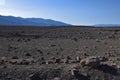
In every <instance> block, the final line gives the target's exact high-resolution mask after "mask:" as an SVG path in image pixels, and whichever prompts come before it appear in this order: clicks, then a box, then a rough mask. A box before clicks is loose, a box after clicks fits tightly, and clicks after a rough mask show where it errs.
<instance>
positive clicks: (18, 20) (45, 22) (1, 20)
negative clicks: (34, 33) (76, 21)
mask: <svg viewBox="0 0 120 80" xmlns="http://www.w3.org/2000/svg"><path fill="white" fill-rule="evenodd" d="M0 25H10V26H11V25H18V26H71V25H70V24H66V23H63V22H60V21H55V20H51V19H42V18H22V17H14V16H2V15H0Z"/></svg>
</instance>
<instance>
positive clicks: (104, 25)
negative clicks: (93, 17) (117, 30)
mask: <svg viewBox="0 0 120 80" xmlns="http://www.w3.org/2000/svg"><path fill="white" fill-rule="evenodd" d="M95 27H120V24H96V25H95Z"/></svg>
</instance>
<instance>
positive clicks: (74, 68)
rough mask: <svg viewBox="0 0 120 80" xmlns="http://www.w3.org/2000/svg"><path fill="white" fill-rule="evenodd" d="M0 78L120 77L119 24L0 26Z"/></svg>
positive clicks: (110, 79)
mask: <svg viewBox="0 0 120 80" xmlns="http://www.w3.org/2000/svg"><path fill="white" fill-rule="evenodd" d="M0 80H120V28H93V27H85V28H83V27H61V28H59V27H58V28H55V27H54V28H38V27H0Z"/></svg>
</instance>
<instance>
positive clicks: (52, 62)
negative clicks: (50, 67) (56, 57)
mask: <svg viewBox="0 0 120 80" xmlns="http://www.w3.org/2000/svg"><path fill="white" fill-rule="evenodd" d="M54 63H55V62H54V61H53V60H50V61H48V62H47V63H46V64H54Z"/></svg>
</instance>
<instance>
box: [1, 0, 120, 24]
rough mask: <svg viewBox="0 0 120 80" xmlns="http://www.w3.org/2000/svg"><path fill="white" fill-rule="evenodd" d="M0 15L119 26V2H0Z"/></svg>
mask: <svg viewBox="0 0 120 80" xmlns="http://www.w3.org/2000/svg"><path fill="white" fill-rule="evenodd" d="M0 15H12V16H20V17H24V18H28V17H35V18H45V19H53V20H57V21H62V22H65V23H69V24H74V25H94V24H120V0H0Z"/></svg>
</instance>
